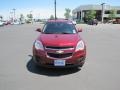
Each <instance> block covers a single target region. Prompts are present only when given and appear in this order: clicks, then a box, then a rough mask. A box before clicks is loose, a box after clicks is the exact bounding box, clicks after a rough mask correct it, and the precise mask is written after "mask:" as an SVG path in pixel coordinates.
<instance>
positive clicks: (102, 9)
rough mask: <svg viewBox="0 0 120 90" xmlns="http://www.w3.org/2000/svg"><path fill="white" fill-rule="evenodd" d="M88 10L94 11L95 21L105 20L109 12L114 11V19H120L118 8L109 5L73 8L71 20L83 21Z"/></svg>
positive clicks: (119, 8) (119, 7) (119, 9)
mask: <svg viewBox="0 0 120 90" xmlns="http://www.w3.org/2000/svg"><path fill="white" fill-rule="evenodd" d="M89 10H95V11H96V16H95V17H96V19H97V20H98V21H102V19H103V20H107V19H108V17H109V14H110V10H116V12H117V13H116V18H119V19H120V6H110V5H105V4H101V5H82V6H79V7H77V8H75V9H74V10H73V11H72V14H73V19H77V20H81V21H84V18H85V14H86V12H87V11H89Z"/></svg>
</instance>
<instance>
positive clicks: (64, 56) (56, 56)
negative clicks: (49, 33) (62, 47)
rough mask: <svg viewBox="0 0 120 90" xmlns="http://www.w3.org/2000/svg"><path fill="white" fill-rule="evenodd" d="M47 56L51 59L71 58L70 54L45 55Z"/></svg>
mask: <svg viewBox="0 0 120 90" xmlns="http://www.w3.org/2000/svg"><path fill="white" fill-rule="evenodd" d="M47 54H48V56H50V57H52V58H67V57H71V56H72V53H64V54H56V53H47Z"/></svg>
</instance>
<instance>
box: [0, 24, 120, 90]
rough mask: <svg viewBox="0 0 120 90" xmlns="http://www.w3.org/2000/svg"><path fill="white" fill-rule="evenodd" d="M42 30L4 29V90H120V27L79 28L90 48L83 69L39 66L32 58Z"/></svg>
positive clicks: (0, 66)
mask: <svg viewBox="0 0 120 90" xmlns="http://www.w3.org/2000/svg"><path fill="white" fill-rule="evenodd" d="M39 27H42V25H40V24H25V25H8V26H4V27H0V90H120V70H119V69H120V25H118V24H116V25H113V24H99V25H97V26H90V25H84V24H83V25H82V24H81V25H77V27H82V29H83V32H82V33H80V35H81V37H82V38H83V39H84V41H85V42H86V46H87V58H86V63H85V65H84V66H83V67H82V68H81V70H80V69H45V68H37V67H35V65H34V63H33V62H32V60H31V55H32V45H33V42H34V40H35V39H36V38H37V36H38V35H39V32H36V31H35V30H36V29H37V28H39Z"/></svg>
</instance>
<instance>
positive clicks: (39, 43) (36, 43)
mask: <svg viewBox="0 0 120 90" xmlns="http://www.w3.org/2000/svg"><path fill="white" fill-rule="evenodd" d="M34 45H35V48H36V49H37V50H44V47H43V45H42V42H40V41H38V40H36V41H35V44H34Z"/></svg>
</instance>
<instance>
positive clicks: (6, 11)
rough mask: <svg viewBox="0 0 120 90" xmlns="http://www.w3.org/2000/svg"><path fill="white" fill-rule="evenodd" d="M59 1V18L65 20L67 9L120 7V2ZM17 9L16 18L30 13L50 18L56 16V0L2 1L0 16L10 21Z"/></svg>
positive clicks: (0, 2)
mask: <svg viewBox="0 0 120 90" xmlns="http://www.w3.org/2000/svg"><path fill="white" fill-rule="evenodd" d="M56 1H57V17H59V18H63V17H64V13H65V8H70V9H71V10H73V9H75V8H76V7H78V6H80V5H88V4H93V5H94V4H96V5H100V4H101V3H103V2H104V3H106V5H112V6H120V0H56ZM13 8H15V9H16V11H15V12H16V17H19V16H20V14H23V15H24V16H26V15H27V14H29V13H30V12H31V13H32V14H33V16H34V18H49V17H50V15H54V0H0V15H2V16H3V17H4V18H5V19H8V18H9V17H10V16H11V15H12V14H11V13H10V12H13V10H12V9H13Z"/></svg>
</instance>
